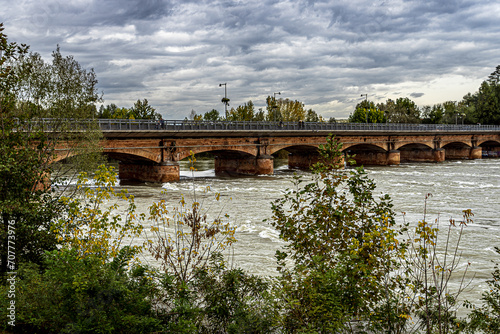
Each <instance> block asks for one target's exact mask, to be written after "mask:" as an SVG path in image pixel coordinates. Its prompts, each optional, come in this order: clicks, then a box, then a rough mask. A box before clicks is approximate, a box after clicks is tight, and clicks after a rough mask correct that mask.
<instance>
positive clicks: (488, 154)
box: [479, 140, 500, 158]
mask: <svg viewBox="0 0 500 334" xmlns="http://www.w3.org/2000/svg"><path fill="white" fill-rule="evenodd" d="M479 146H480V147H481V149H482V156H483V157H484V158H498V157H500V142H498V141H496V140H486V141H484V142H482V143H481V144H479Z"/></svg>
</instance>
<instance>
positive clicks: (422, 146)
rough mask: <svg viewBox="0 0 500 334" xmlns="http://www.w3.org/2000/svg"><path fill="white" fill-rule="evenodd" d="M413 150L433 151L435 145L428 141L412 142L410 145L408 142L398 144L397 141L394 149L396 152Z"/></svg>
mask: <svg viewBox="0 0 500 334" xmlns="http://www.w3.org/2000/svg"><path fill="white" fill-rule="evenodd" d="M413 148H420V149H426V148H428V149H431V150H432V149H433V148H434V145H433V143H432V142H427V141H423V142H412V143H408V142H398V141H396V143H395V144H394V149H395V150H401V149H403V150H407V149H413Z"/></svg>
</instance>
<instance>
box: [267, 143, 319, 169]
mask: <svg viewBox="0 0 500 334" xmlns="http://www.w3.org/2000/svg"><path fill="white" fill-rule="evenodd" d="M281 149H283V150H286V151H287V152H288V167H289V168H298V169H309V168H310V167H311V166H312V165H313V164H315V163H317V162H318V160H319V154H318V146H315V145H289V146H286V147H284V148H281ZM275 152H278V150H276V151H275Z"/></svg>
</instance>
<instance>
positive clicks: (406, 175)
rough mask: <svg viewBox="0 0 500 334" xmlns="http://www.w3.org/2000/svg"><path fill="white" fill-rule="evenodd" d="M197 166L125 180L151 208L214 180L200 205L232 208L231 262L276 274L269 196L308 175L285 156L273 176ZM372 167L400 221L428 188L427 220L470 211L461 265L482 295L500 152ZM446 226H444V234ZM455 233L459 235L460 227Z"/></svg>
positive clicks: (413, 214) (411, 216)
mask: <svg viewBox="0 0 500 334" xmlns="http://www.w3.org/2000/svg"><path fill="white" fill-rule="evenodd" d="M195 167H196V169H197V170H196V171H194V172H191V171H189V166H188V162H181V180H180V181H179V182H175V183H168V184H163V185H155V184H147V183H146V184H144V183H141V184H133V183H129V184H123V185H121V187H125V188H127V189H128V190H129V192H130V193H132V194H133V195H134V196H135V199H136V204H137V206H138V210H139V211H146V209H147V207H148V206H149V205H150V204H151V203H152V202H153V201H158V200H160V199H161V198H165V199H167V201H169V203H171V205H175V204H176V203H178V201H179V199H180V198H181V195H182V194H184V195H185V196H186V199H187V200H190V199H191V198H192V196H193V194H194V193H195V194H196V196H197V197H198V200H199V199H200V198H203V196H202V192H203V189H206V188H207V187H208V186H210V188H211V190H212V191H214V192H218V193H220V194H221V196H220V201H219V202H217V203H215V201H214V200H213V198H214V196H213V195H212V196H207V197H206V198H204V199H202V201H201V202H202V206H203V207H204V208H206V209H207V210H208V211H209V212H210V213H212V214H215V213H217V212H222V213H227V214H229V217H230V218H229V220H230V221H231V223H232V224H234V225H236V226H237V232H236V238H237V239H238V242H237V243H236V244H235V246H234V249H233V252H234V256H233V265H234V266H237V267H241V268H243V269H245V270H246V271H248V272H250V273H253V274H259V275H276V270H275V268H276V265H275V259H274V254H275V251H276V250H277V249H279V248H280V247H281V246H282V245H283V242H282V241H281V240H280V239H279V238H278V233H277V231H276V230H275V229H273V227H271V226H270V224H269V222H265V221H264V220H265V219H268V218H270V217H271V202H272V201H273V200H275V199H277V198H279V197H280V196H281V195H282V193H283V191H284V190H285V189H286V188H287V187H290V186H291V179H292V177H293V175H294V173H298V174H299V175H303V176H304V177H305V178H307V177H310V174H309V173H308V172H305V171H296V170H290V169H288V167H287V166H286V161H281V160H276V161H275V173H274V175H265V176H241V177H217V176H215V173H214V167H213V161H211V160H201V161H197V162H196V166H195ZM366 171H367V173H368V176H369V177H370V178H372V179H373V180H374V181H375V182H376V184H377V188H376V191H375V193H376V194H386V193H387V194H389V195H390V197H391V198H392V200H393V204H394V210H395V212H396V213H397V217H396V218H397V221H398V223H402V222H403V219H405V220H406V221H407V222H409V223H410V224H411V225H412V226H415V224H416V223H417V222H418V221H419V220H422V218H423V214H424V199H425V196H426V194H428V193H430V194H432V196H431V197H429V199H428V201H427V221H434V220H435V219H439V221H440V225H441V226H442V227H446V226H447V225H448V221H449V219H450V218H452V219H456V220H460V219H461V218H462V210H464V209H471V210H472V212H473V213H474V217H473V220H474V221H473V223H471V224H469V225H468V226H467V227H466V228H465V229H464V233H463V236H462V239H461V242H460V252H461V253H462V258H461V264H460V266H459V268H458V269H459V270H463V269H464V268H465V267H466V265H467V263H470V268H469V269H468V271H469V274H468V277H469V278H472V282H471V284H470V286H469V288H468V289H466V291H464V293H463V294H462V297H463V298H466V299H469V300H471V301H478V300H479V298H480V296H481V293H482V292H483V291H484V290H485V289H486V288H487V285H486V283H485V282H484V280H485V279H488V278H489V277H490V273H491V271H492V270H493V266H494V265H493V263H492V260H497V261H500V256H498V255H497V254H496V253H495V250H494V247H495V246H500V218H499V212H500V159H483V160H460V161H445V162H443V163H408V164H401V165H399V166H374V167H367V168H366ZM162 191H165V192H166V194H162ZM402 212H405V215H404V216H405V218H403V214H402ZM445 230H446V229H444V228H442V232H441V234H442V235H444V233H445ZM453 235H454V238H455V237H456V233H455V234H453ZM453 240H456V239H453ZM459 282H460V280H459V279H458V277H457V278H456V279H454V280H453V281H452V284H451V286H452V288H453V287H455V288H456V286H458V284H459Z"/></svg>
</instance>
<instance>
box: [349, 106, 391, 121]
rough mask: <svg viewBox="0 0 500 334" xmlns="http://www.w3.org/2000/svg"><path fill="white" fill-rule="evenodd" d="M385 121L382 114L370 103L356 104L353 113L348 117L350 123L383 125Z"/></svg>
mask: <svg viewBox="0 0 500 334" xmlns="http://www.w3.org/2000/svg"><path fill="white" fill-rule="evenodd" d="M385 121H386V118H385V114H384V112H383V111H381V110H380V109H378V108H377V107H376V106H375V104H374V103H373V102H372V101H362V102H360V103H358V104H357V105H356V109H355V110H354V112H353V113H352V114H351V115H350V116H349V122H351V123H385Z"/></svg>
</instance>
